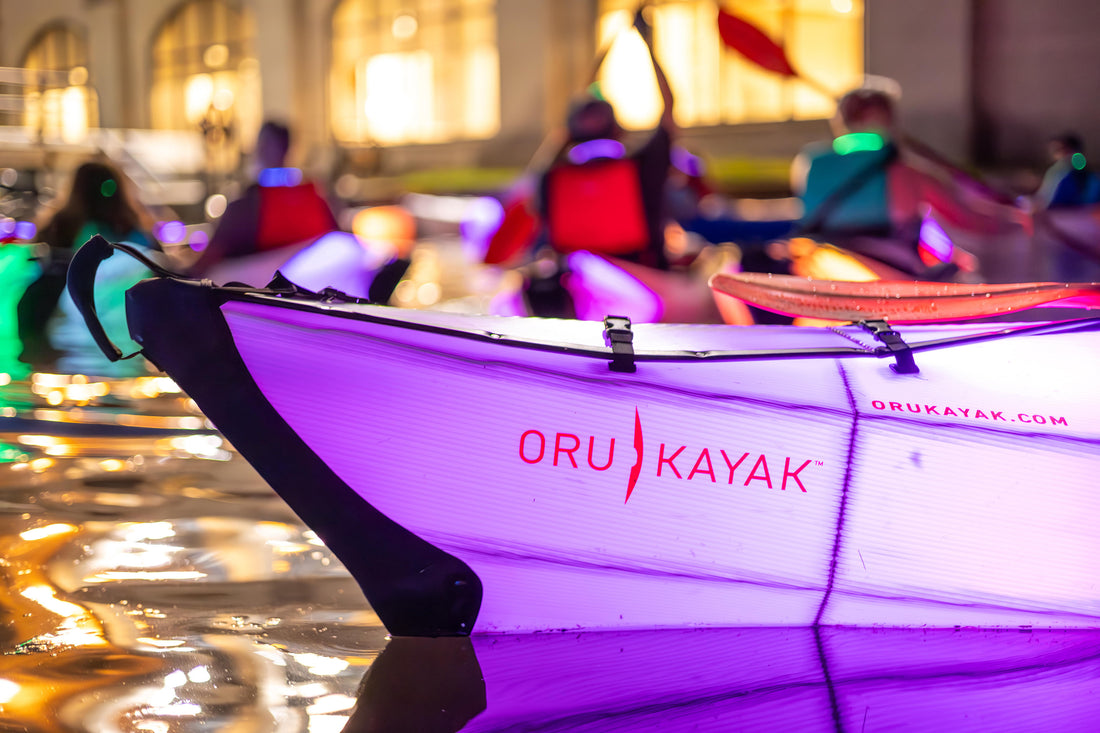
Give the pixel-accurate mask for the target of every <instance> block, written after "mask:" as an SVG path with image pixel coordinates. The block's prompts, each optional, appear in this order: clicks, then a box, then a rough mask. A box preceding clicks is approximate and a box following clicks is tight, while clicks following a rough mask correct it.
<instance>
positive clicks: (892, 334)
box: [859, 321, 920, 374]
mask: <svg viewBox="0 0 1100 733" xmlns="http://www.w3.org/2000/svg"><path fill="white" fill-rule="evenodd" d="M859 325H860V327H861V328H862V329H863V330H865V331H867V332H869V333H870V334H871V335H872V336H874V337H875V338H876V339H878V340H879V341H881V342H882V343H883V344H885V346H880V347H878V348H877V349H875V352H876V353H878V354H880V355H882V356H886V355H889V356H892V357H894V360H895V362H896V363H894V364H891V365H890V368H891V369H893V370H894V371H895V372H897V373H898V374H920V367H918V366H917V362H915V361H913V350H912V349H911V348H910V346H909V344H907V343H905V341H903V340H902V338H901V334H899V333H898V332H897V331H895V330H894V329H892V328H890V324H889V323H887V322H886V321H860V322H859Z"/></svg>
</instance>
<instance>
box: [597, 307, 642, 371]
mask: <svg viewBox="0 0 1100 733" xmlns="http://www.w3.org/2000/svg"><path fill="white" fill-rule="evenodd" d="M603 336H604V339H606V341H607V345H608V346H610V347H611V362H610V363H609V367H610V368H611V371H613V372H634V371H637V369H638V367H637V366H636V365H635V364H634V332H633V331H631V330H630V319H629V318H627V317H625V316H607V317H606V318H604V319H603Z"/></svg>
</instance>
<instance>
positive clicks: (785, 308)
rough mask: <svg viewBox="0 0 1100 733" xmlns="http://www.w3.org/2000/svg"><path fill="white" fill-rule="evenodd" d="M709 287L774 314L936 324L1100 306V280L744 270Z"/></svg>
mask: <svg viewBox="0 0 1100 733" xmlns="http://www.w3.org/2000/svg"><path fill="white" fill-rule="evenodd" d="M710 286H711V288H713V289H714V290H717V291H718V292H720V293H725V294H726V295H732V296H733V297H735V298H739V299H741V300H743V301H745V302H747V303H751V304H753V305H755V306H757V307H759V308H763V309H764V310H768V311H772V312H774V313H782V314H784V315H788V316H799V317H807V318H821V319H826V320H832V321H873V320H886V321H890V322H891V323H932V322H937V321H959V320H965V319H968V318H985V317H987V316H995V315H1000V314H1003V313H1015V312H1016V311H1021V310H1025V309H1027V308H1032V307H1035V306H1040V305H1057V306H1065V307H1078V308H1100V283H1006V284H993V285H989V284H974V285H972V284H961V283H933V282H909V281H905V282H902V281H898V282H890V281H885V280H875V281H872V282H840V281H835V280H811V279H808V278H802V277H793V276H791V275H768V274H764V273H753V272H746V273H739V274H727V273H719V274H717V275H714V276H713V277H712V278H711V279H710Z"/></svg>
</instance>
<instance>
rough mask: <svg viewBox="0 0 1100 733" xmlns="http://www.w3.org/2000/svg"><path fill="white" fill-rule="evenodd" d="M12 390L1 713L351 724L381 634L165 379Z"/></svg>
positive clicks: (137, 721) (111, 721)
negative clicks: (363, 681) (350, 720)
mask: <svg viewBox="0 0 1100 733" xmlns="http://www.w3.org/2000/svg"><path fill="white" fill-rule="evenodd" d="M101 385H102V386H101ZM0 387H3V389H2V391H0V448H2V449H3V450H2V451H0V457H2V458H0V460H2V462H0V579H2V583H0V621H2V623H0V651H2V652H3V653H2V654H0V721H3V723H2V725H0V727H3V728H4V729H5V730H7V729H9V728H10V729H12V730H20V729H24V728H25V729H26V730H33V731H59V732H60V731H66V732H67V731H83V730H87V731H100V730H118V731H162V732H163V733H171V732H173V731H184V730H240V731H284V730H287V731H339V730H341V729H342V728H343V727H344V724H345V723H346V722H347V720H348V719H349V716H350V715H351V714H352V711H353V709H354V707H355V702H356V698H357V691H358V689H359V685H360V682H361V681H362V679H363V677H364V674H365V673H366V671H367V669H369V667H370V665H371V663H372V662H373V661H374V659H375V658H376V657H377V655H378V654H379V652H380V651H381V649H382V648H383V647H384V646H385V645H386V643H387V642H386V639H387V637H386V632H385V630H384V629H383V627H382V626H381V624H380V622H379V621H378V619H377V617H376V616H375V615H374V613H373V612H372V611H371V610H370V608H369V606H368V605H367V603H366V601H365V599H363V597H362V595H361V593H360V591H359V589H358V587H357V586H356V585H355V583H354V582H353V581H352V580H351V579H350V577H349V576H348V574H347V572H346V571H345V570H344V569H343V566H342V565H341V564H340V563H339V562H338V561H337V560H336V559H335V558H334V557H333V556H332V554H331V553H330V552H329V550H328V549H327V548H326V547H325V546H324V543H323V542H321V541H320V539H319V538H318V537H317V536H316V534H314V533H313V532H312V531H310V530H308V529H307V528H306V527H304V526H303V525H302V524H301V522H300V521H299V520H298V518H297V517H296V516H295V515H294V514H293V513H292V512H290V510H289V509H288V508H287V507H286V505H285V504H284V503H283V502H282V501H281V500H280V499H279V498H278V497H277V496H275V495H274V493H273V492H272V491H271V490H270V489H269V488H268V487H267V485H266V484H265V483H264V482H263V481H262V480H261V479H260V478H259V477H258V476H257V475H256V474H255V473H254V472H253V471H252V469H251V468H250V467H249V466H248V465H247V464H245V463H244V462H243V461H242V460H241V459H240V458H239V456H237V455H236V453H235V452H234V451H233V449H232V446H230V445H229V444H227V443H226V442H225V441H224V439H223V438H222V437H221V436H220V435H218V434H217V433H216V432H215V431H213V429H212V428H211V426H210V425H209V424H208V423H207V421H206V420H205V418H204V417H203V416H202V415H201V414H199V413H198V412H197V410H195V408H194V405H193V403H191V402H190V401H189V400H188V399H187V398H186V397H185V396H183V395H181V394H179V391H178V388H176V389H173V388H174V385H173V384H171V383H170V380H163V379H157V378H149V379H145V380H125V381H117V382H103V381H95V380H91V379H85V378H79V377H65V376H64V375H35V376H34V377H33V378H32V379H29V380H26V381H22V382H15V383H12V384H9V385H6V386H5V385H0ZM58 395H60V398H61V399H60V401H59V402H58V401H57V400H58ZM51 403H56V404H51Z"/></svg>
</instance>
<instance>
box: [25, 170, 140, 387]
mask: <svg viewBox="0 0 1100 733" xmlns="http://www.w3.org/2000/svg"><path fill="white" fill-rule="evenodd" d="M152 225H153V217H152V215H151V214H150V213H149V212H148V211H146V210H145V208H144V207H143V206H141V204H139V203H138V202H137V200H136V199H135V197H134V194H133V191H132V190H131V185H130V182H129V180H128V179H127V178H126V177H125V176H123V175H122V174H121V172H119V171H118V170H116V169H115V168H114V167H113V166H111V165H109V164H108V163H105V162H102V161H98V160H96V161H89V162H87V163H84V164H82V165H80V166H79V167H78V168H77V169H76V171H75V172H74V174H73V178H72V183H71V185H70V187H69V192H68V195H67V197H66V199H65V202H64V203H63V204H62V206H61V207H60V208H59V209H57V210H56V211H55V212H53V213H52V215H50V216H49V217H48V219H47V220H46V221H45V222H44V223H43V224H42V225H41V227H40V229H39V232H40V238H41V240H42V241H43V242H45V243H46V244H47V245H48V246H49V258H48V261H47V262H46V263H45V264H44V266H43V272H42V275H41V277H39V279H38V280H36V281H35V282H34V283H32V284H31V285H30V286H29V287H28V288H27V291H26V292H25V293H24V295H23V297H22V299H21V300H20V302H19V307H18V317H19V337H20V339H21V340H22V342H23V354H22V356H21V357H20V359H21V360H22V361H23V362H26V363H28V364H30V365H31V366H33V367H35V368H38V369H43V368H57V367H59V366H60V363H59V362H60V361H62V360H64V357H65V354H66V349H65V348H63V347H64V346H65V345H66V344H59V343H57V341H58V339H59V338H60V339H61V340H62V341H66V340H67V341H73V338H68V337H69V336H71V337H76V335H77V329H76V328H75V327H76V326H77V325H81V326H82V325H83V324H73V326H74V329H68V328H65V327H61V328H60V331H58V328H57V327H56V326H57V324H54V325H53V326H51V323H50V321H51V318H53V317H54V316H55V313H57V312H58V310H59V303H62V305H64V303H63V301H64V300H65V299H66V294H65V292H64V291H65V275H66V272H67V270H68V265H69V260H70V259H71V258H72V254H73V252H74V251H76V249H77V248H79V247H80V246H81V245H82V244H84V243H85V242H87V241H88V240H89V239H91V238H92V236H94V235H96V234H100V235H102V236H103V237H105V238H106V239H108V240H109V241H111V242H128V243H130V244H134V245H136V246H138V247H140V248H142V249H147V250H154V251H156V250H159V249H160V245H159V244H158V243H157V241H156V239H155V238H154V237H153V235H152V233H151V232H152ZM115 259H123V258H115ZM126 259H128V258H126ZM136 274H137V273H130V274H128V276H126V277H124V278H123V279H126V280H127V281H129V280H132V279H134V275H136ZM121 275H122V274H121V273H120V276H121ZM135 282H136V280H135ZM110 310H112V309H111V308H108V311H110ZM105 316H107V317H108V319H110V318H111V317H110V316H109V313H104V314H101V318H103V317H105ZM114 320H118V319H117V318H115V319H114ZM105 322H106V321H105ZM70 330H72V331H73V333H71V334H69V333H68V331H70ZM115 330H117V328H116V329H115ZM84 331H85V334H84V335H88V334H87V333H86V332H87V329H84ZM51 332H52V333H51ZM123 336H125V334H123ZM89 338H90V337H89ZM77 340H81V339H79V338H78V339H77ZM124 340H125V341H128V339H124ZM68 345H69V346H72V345H73V344H68Z"/></svg>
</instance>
